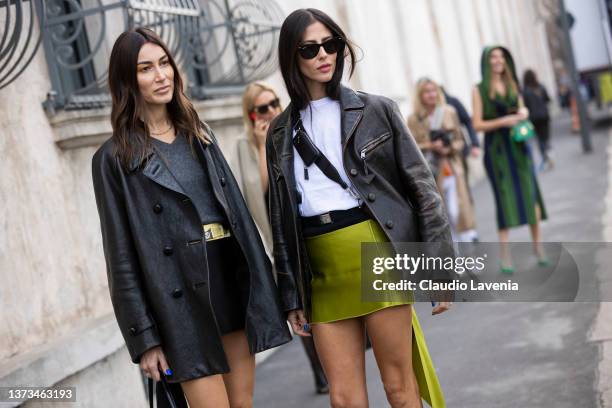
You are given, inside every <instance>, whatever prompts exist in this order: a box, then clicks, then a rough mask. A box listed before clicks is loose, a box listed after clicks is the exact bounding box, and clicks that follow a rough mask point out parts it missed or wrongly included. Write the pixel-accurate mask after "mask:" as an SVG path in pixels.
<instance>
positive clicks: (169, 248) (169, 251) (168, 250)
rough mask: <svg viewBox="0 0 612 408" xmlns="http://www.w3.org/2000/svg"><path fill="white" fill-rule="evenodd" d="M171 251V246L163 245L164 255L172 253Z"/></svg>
mask: <svg viewBox="0 0 612 408" xmlns="http://www.w3.org/2000/svg"><path fill="white" fill-rule="evenodd" d="M173 252H174V250H173V249H172V247H171V246H167V247H164V255H166V256H170V255H172V253H173Z"/></svg>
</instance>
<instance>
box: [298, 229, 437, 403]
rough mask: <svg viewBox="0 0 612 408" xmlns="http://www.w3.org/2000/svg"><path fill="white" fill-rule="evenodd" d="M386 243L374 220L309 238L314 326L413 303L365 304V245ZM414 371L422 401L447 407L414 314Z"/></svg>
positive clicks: (412, 317)
mask: <svg viewBox="0 0 612 408" xmlns="http://www.w3.org/2000/svg"><path fill="white" fill-rule="evenodd" d="M362 242H381V243H382V242H388V239H387V237H386V235H385V233H384V232H383V231H382V229H381V228H380V226H379V225H378V224H377V223H376V222H375V221H372V220H367V221H363V222H360V223H358V224H354V225H351V226H349V227H346V228H342V229H339V230H336V231H332V232H329V233H326V234H321V235H317V236H314V237H309V238H306V247H307V250H308V259H309V262H310V266H311V269H312V272H313V278H312V282H311V284H312V295H311V296H312V297H311V305H312V306H311V307H312V308H311V319H310V320H311V323H312V324H317V323H329V322H334V321H338V320H344V319H350V318H353V317H358V316H364V315H367V314H370V313H373V312H375V311H377V310H381V309H384V308H387V307H393V306H398V305H404V304H411V303H413V302H412V301H404V302H397V301H388V302H364V301H362V299H361V243H362ZM406 318H407V319H410V318H411V319H412V366H413V369H414V373H415V376H416V379H417V383H418V385H419V390H420V393H421V398H422V399H423V400H425V401H426V402H427V403H428V404H429V405H430V406H431V407H433V408H442V407H445V406H446V404H445V401H444V394H443V393H442V388H441V387H440V384H439V382H438V376H437V374H436V370H435V368H434V365H433V362H432V361H431V357H430V355H429V350H428V349H427V344H426V342H425V337H424V336H423V331H422V330H421V326H420V324H419V320H418V318H417V315H416V312H415V310H414V308H413V309H412V316H408V315H407V316H406Z"/></svg>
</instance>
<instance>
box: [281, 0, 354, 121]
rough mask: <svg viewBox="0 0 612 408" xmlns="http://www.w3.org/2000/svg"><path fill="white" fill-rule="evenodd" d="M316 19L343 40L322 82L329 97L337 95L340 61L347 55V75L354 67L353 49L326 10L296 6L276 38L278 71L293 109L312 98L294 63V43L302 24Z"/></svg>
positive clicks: (303, 27) (304, 104) (302, 106)
mask: <svg viewBox="0 0 612 408" xmlns="http://www.w3.org/2000/svg"><path fill="white" fill-rule="evenodd" d="M317 21H318V22H320V23H321V24H323V25H324V26H325V27H327V29H328V30H329V31H331V33H332V35H333V36H334V37H340V38H341V39H342V40H344V42H345V44H346V45H345V47H344V52H342V53H338V56H337V57H336V70H335V71H334V74H333V76H332V79H331V80H330V81H329V82H328V83H327V84H326V89H325V90H326V91H327V96H329V97H330V98H332V99H336V100H337V99H339V98H340V81H342V74H343V71H344V61H345V59H346V58H347V57H349V58H350V60H351V61H350V64H351V65H350V70H349V77H350V76H352V75H353V71H354V70H355V50H354V49H353V46H352V44H351V42H350V41H349V40H348V39H347V37H346V35H345V34H344V31H342V28H340V26H339V25H338V24H336V22H335V21H334V20H332V19H331V17H329V16H328V15H327V14H325V13H324V12H322V11H321V10H317V9H314V8H307V9H299V10H295V11H294V12H293V13H291V14H289V15H288V16H287V18H286V19H285V21H284V22H283V25H282V26H281V30H280V35H279V39H278V61H279V64H280V69H281V73H282V74H283V79H284V80H285V86H286V87H287V92H288V93H289V97H290V98H291V102H292V103H293V105H294V107H295V108H297V109H304V108H305V107H306V106H307V105H308V103H309V102H310V101H311V100H312V98H311V96H310V93H309V92H308V87H307V86H306V82H305V81H304V76H303V75H302V72H301V71H300V67H299V65H298V61H297V58H298V54H297V51H298V46H300V44H301V42H302V36H303V35H304V31H306V28H307V27H308V26H309V25H311V24H312V23H314V22H317Z"/></svg>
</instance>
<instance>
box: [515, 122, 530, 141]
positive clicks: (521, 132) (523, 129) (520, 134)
mask: <svg viewBox="0 0 612 408" xmlns="http://www.w3.org/2000/svg"><path fill="white" fill-rule="evenodd" d="M534 136H535V129H534V127H533V123H531V121H529V120H522V121H520V122H519V123H517V124H516V125H514V126H512V129H510V137H512V140H514V141H515V142H524V141H525V140H528V139H531V138H532V137H534Z"/></svg>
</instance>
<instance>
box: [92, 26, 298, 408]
mask: <svg viewBox="0 0 612 408" xmlns="http://www.w3.org/2000/svg"><path fill="white" fill-rule="evenodd" d="M108 82H109V87H110V91H111V96H112V103H113V104H112V112H111V122H112V126H113V135H112V137H111V139H110V140H108V141H107V142H106V143H104V144H103V145H102V146H101V147H100V149H98V151H97V152H96V153H95V155H94V157H93V161H92V170H93V184H94V191H95V195H96V202H97V206H98V213H99V215H100V225H101V229H102V242H103V246H104V255H105V258H106V265H107V273H108V281H109V289H110V293H111V300H112V303H113V308H114V311H115V315H116V317H117V322H118V324H119V327H120V329H121V332H122V334H123V337H124V339H125V342H126V345H127V348H128V351H129V352H130V356H131V358H132V361H133V362H134V363H139V364H140V367H141V368H142V370H143V371H144V372H145V374H146V375H147V376H149V377H150V378H154V379H155V380H156V381H159V380H160V378H164V377H165V378H166V379H167V381H168V382H170V383H176V384H180V387H181V388H182V391H183V392H184V393H185V395H186V396H187V400H188V402H189V406H190V407H192V408H203V407H211V408H219V407H230V406H232V407H237V406H240V407H243V406H251V405H252V396H253V387H254V378H255V359H254V353H256V352H260V351H263V350H266V349H269V348H272V347H275V346H278V345H280V344H283V343H285V342H288V341H289V340H290V339H291V335H290V333H289V330H288V329H287V324H286V322H285V319H284V316H283V313H282V311H281V309H280V302H279V299H278V293H277V291H276V287H275V284H274V279H273V276H272V270H271V265H270V261H269V259H268V257H267V256H266V253H265V251H264V248H263V245H262V243H261V240H260V238H259V234H258V232H257V229H256V227H255V225H254V223H253V220H252V218H251V216H250V215H249V212H248V209H247V207H246V205H245V203H244V200H243V199H242V195H241V194H240V190H239V188H238V185H237V184H236V181H235V180H234V177H233V176H232V173H231V171H230V169H229V167H228V165H227V163H226V162H225V159H224V158H223V155H222V154H221V150H220V149H219V147H218V145H217V143H216V140H215V138H214V136H213V133H212V131H211V130H210V128H209V127H208V126H206V125H205V124H204V123H202V122H201V121H200V120H199V119H198V115H197V113H196V111H195V109H194V108H193V105H192V104H191V102H190V101H189V100H188V99H187V97H186V96H185V94H184V93H183V82H182V79H181V76H180V73H179V70H178V69H177V66H176V63H175V62H174V59H173V58H172V55H171V54H170V52H169V51H168V48H167V47H166V45H165V44H164V43H163V42H162V41H161V39H160V38H159V37H158V36H157V35H156V34H155V33H154V32H153V31H151V30H148V29H143V28H138V29H136V30H134V31H127V32H124V33H123V34H121V35H120V36H119V38H118V39H117V41H116V42H115V44H114V46H113V49H112V52H111V57H110V63H109V76H108ZM160 372H161V373H160ZM179 395H180V396H181V397H182V393H179ZM181 406H184V404H181Z"/></svg>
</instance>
